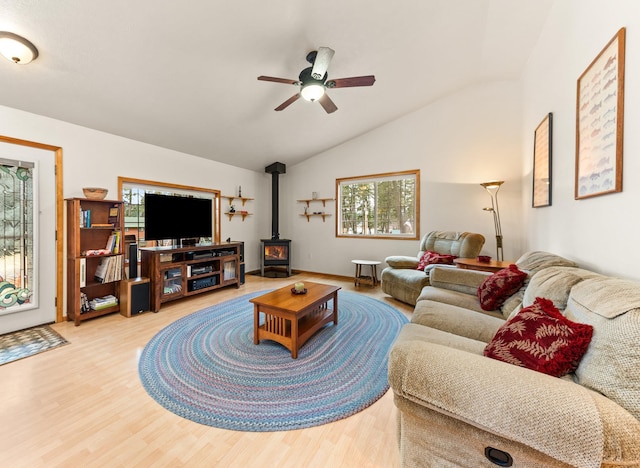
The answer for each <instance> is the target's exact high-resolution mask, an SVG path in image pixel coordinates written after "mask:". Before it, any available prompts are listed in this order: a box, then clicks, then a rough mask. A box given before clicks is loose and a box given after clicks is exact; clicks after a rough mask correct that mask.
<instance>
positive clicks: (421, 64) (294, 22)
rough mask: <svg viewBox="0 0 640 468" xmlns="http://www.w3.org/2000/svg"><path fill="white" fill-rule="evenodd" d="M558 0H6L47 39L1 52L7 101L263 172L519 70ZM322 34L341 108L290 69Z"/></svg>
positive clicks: (12, 18) (9, 24)
mask: <svg viewBox="0 0 640 468" xmlns="http://www.w3.org/2000/svg"><path fill="white" fill-rule="evenodd" d="M553 1H554V0H517V1H514V0H396V1H394V2H374V1H371V0H325V1H323V2H307V1H292V0H272V1H268V2H267V1H262V0H239V1H232V2H229V1H227V2H223V1H220V0H215V1H212V0H190V1H188V2H172V1H167V0H135V1H131V0H111V1H108V2H96V1H83V0H57V1H55V2H43V1H42V0H3V1H2V3H1V5H0V30H4V31H11V32H14V33H17V34H20V35H23V36H25V37H27V38H28V39H29V40H31V41H32V42H33V43H34V44H35V45H36V46H37V47H38V50H39V52H40V56H39V57H38V59H37V60H36V61H34V62H32V63H31V64H29V65H25V66H16V65H12V64H11V63H10V62H8V61H6V60H2V63H0V104H1V105H5V106H8V107H13V108H17V109H21V110H25V111H29V112H33V113H36V114H40V115H44V116H48V117H52V118H55V119H59V120H63V121H67V122H71V123H74V124H78V125H82V126H85V127H89V128H93V129H97V130H100V131H104V132H108V133H112V134H115V135H120V136H123V137H127V138H131V139H135V140H139V141H142V142H147V143H151V144H154V145H158V146H162V147H165V148H170V149H174V150H178V151H181V152H185V153H189V154H193V155H196V156H201V157H204V158H209V159H212V160H216V161H220V162H223V163H228V164H231V165H234V166H238V167H243V168H247V169H252V170H256V171H262V170H263V168H264V167H265V166H266V165H268V164H270V163H272V162H274V161H281V162H284V163H286V164H295V163H297V162H300V161H302V160H304V159H306V158H309V157H311V156H313V155H315V154H318V153H320V152H322V151H324V150H326V149H329V148H331V147H333V146H336V145H339V144H340V143H343V142H345V141H347V140H349V139H351V138H354V137H356V136H358V135H361V134H363V133H365V132H367V131H370V130H371V129H374V128H376V127H379V126H381V125H384V124H385V123H387V122H389V121H392V120H394V119H397V118H398V117H400V116H402V115H405V114H407V113H409V112H412V111H414V110H416V109H418V108H420V107H423V106H425V105H427V104H429V103H430V102H433V101H434V100H435V99H438V98H439V97H441V96H443V95H446V94H448V93H451V92H453V91H455V90H458V89H460V88H463V87H465V86H468V85H470V84H473V83H478V82H483V81H490V80H503V79H515V78H518V77H519V75H520V73H521V70H522V69H523V66H524V64H525V63H526V60H527V58H528V56H529V54H530V51H531V50H532V48H533V47H534V46H535V44H536V41H537V39H538V36H539V34H540V31H541V29H542V27H543V25H544V22H545V20H546V18H547V15H548V14H549V11H550V9H551V5H552V3H553ZM319 46H328V47H331V48H332V49H334V50H335V51H336V53H335V56H334V57H333V60H332V62H331V65H330V68H329V77H330V78H342V77H349V76H360V75H369V74H373V75H375V76H376V83H375V85H374V86H373V87H362V88H345V89H333V90H330V91H329V93H330V96H331V98H332V99H333V101H334V102H335V104H336V105H337V106H338V111H337V112H335V113H333V114H330V115H329V114H326V113H325V112H324V111H323V110H322V108H321V107H320V106H319V105H318V103H308V102H305V101H303V100H299V101H298V102H296V103H294V104H293V105H291V106H290V107H289V108H287V109H286V110H284V111H282V112H275V111H274V108H275V107H276V106H278V105H279V104H280V103H282V102H283V101H284V100H286V99H287V98H289V97H290V96H292V95H293V94H295V93H296V91H297V88H296V87H294V86H292V85H285V84H279V83H270V82H261V81H258V80H257V77H258V76H259V75H270V76H276V77H282V78H292V79H297V77H298V74H299V73H300V71H301V70H302V69H303V68H305V67H307V66H308V65H309V64H308V63H307V62H306V61H305V57H306V55H307V53H308V52H309V51H311V50H315V49H316V48H317V47H319Z"/></svg>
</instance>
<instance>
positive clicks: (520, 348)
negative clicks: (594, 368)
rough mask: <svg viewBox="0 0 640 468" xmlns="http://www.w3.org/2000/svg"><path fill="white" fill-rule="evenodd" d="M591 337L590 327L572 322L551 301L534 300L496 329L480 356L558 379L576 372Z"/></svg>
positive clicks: (538, 298) (591, 330)
mask: <svg viewBox="0 0 640 468" xmlns="http://www.w3.org/2000/svg"><path fill="white" fill-rule="evenodd" d="M592 335H593V327H592V326H591V325H587V324H583V323H576V322H572V321H571V320H569V319H568V318H566V317H564V316H563V315H562V314H561V313H560V311H559V310H558V309H556V308H555V306H554V305H553V302H552V301H550V300H549V299H544V298H541V297H537V298H536V300H535V302H534V303H533V304H532V305H530V306H529V307H526V308H524V309H522V310H521V311H520V312H518V313H517V314H516V315H515V316H514V317H513V318H511V319H510V320H509V321H508V322H507V323H505V324H504V325H502V326H501V327H500V328H499V329H498V332H497V333H496V335H495V336H494V337H493V339H492V340H491V342H490V343H489V344H488V345H487V346H486V347H485V348H484V355H485V356H488V357H490V358H493V359H497V360H499V361H504V362H508V363H510V364H514V365H516V366H520V367H526V368H528V369H532V370H535V371H538V372H543V373H545V374H549V375H553V376H555V377H562V376H563V375H565V374H568V373H570V372H573V371H574V370H576V368H577V367H578V364H579V363H580V359H582V356H583V355H584V353H586V352H587V348H588V347H589V343H590V342H591V336H592Z"/></svg>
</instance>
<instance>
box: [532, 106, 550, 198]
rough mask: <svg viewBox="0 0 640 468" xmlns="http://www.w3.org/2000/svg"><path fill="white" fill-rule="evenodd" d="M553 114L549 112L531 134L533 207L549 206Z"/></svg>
mask: <svg viewBox="0 0 640 468" xmlns="http://www.w3.org/2000/svg"><path fill="white" fill-rule="evenodd" d="M552 124H553V115H552V114H551V112H549V113H548V114H547V115H546V116H545V118H544V119H542V122H540V124H539V125H538V126H537V127H536V131H535V133H534V136H533V140H534V143H533V207H534V208H541V207H543V206H551V137H552V128H553V125H552Z"/></svg>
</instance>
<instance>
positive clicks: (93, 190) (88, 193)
mask: <svg viewBox="0 0 640 468" xmlns="http://www.w3.org/2000/svg"><path fill="white" fill-rule="evenodd" d="M108 191H109V190H108V189H106V188H100V187H84V188H83V189H82V192H83V193H84V196H85V197H87V198H88V199H89V200H104V197H106V196H107V192H108Z"/></svg>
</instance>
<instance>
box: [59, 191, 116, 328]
mask: <svg viewBox="0 0 640 468" xmlns="http://www.w3.org/2000/svg"><path fill="white" fill-rule="evenodd" d="M65 201H66V205H67V320H69V321H74V322H75V325H76V326H78V325H80V322H82V321H83V320H88V319H92V318H95V317H100V316H102V315H106V314H111V313H114V312H118V311H119V310H120V306H119V304H118V303H116V304H113V305H110V306H108V307H104V308H100V309H98V310H93V309H89V310H87V309H86V307H83V303H84V304H86V303H88V302H90V301H92V300H94V299H96V298H102V297H105V296H114V297H115V298H116V299H117V300H118V302H119V297H120V280H121V279H122V272H123V265H124V262H123V255H122V254H123V245H124V244H123V237H124V236H123V232H124V226H123V219H124V216H123V212H122V207H123V202H121V201H118V200H90V199H87V198H69V199H66V200H65ZM87 213H89V215H87ZM118 232H119V235H118V237H117V241H115V242H112V243H111V245H109V239H110V237H111V236H115V235H116V233H118ZM107 247H111V249H108V248H107ZM105 260H109V262H108V263H110V264H111V265H110V268H111V271H110V278H112V279H113V281H108V282H101V281H99V280H97V279H96V270H98V268H99V266H100V264H101V263H103V262H104V261H105ZM105 263H107V262H105ZM83 294H84V295H86V301H83V300H82V297H83Z"/></svg>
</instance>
